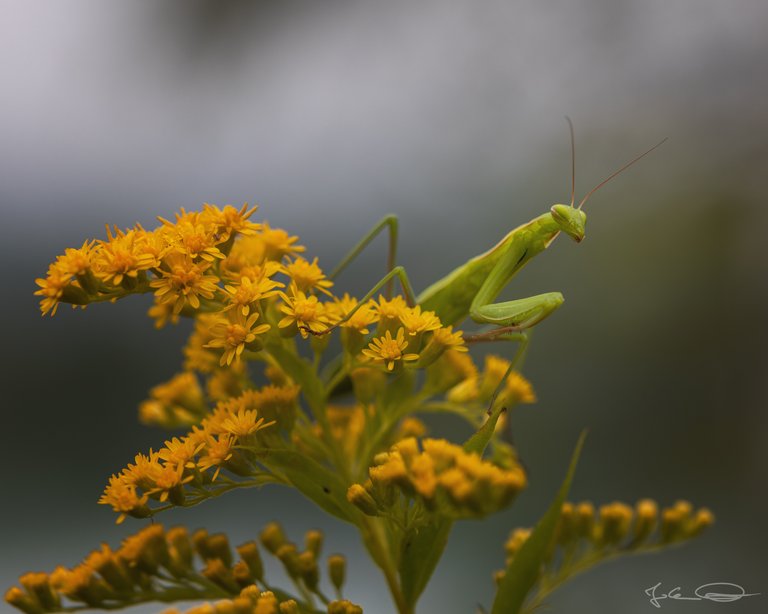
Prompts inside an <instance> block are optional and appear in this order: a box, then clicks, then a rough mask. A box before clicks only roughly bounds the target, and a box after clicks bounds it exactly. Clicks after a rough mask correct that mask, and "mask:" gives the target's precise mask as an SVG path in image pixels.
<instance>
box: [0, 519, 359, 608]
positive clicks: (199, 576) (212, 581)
mask: <svg viewBox="0 0 768 614" xmlns="http://www.w3.org/2000/svg"><path fill="white" fill-rule="evenodd" d="M262 542H263V543H264V544H265V547H267V548H268V549H269V551H270V552H273V550H274V548H275V546H276V545H277V549H276V550H275V551H274V552H273V554H275V555H276V556H277V557H278V558H279V559H280V560H281V561H283V562H284V565H285V566H286V570H287V571H289V575H290V574H291V572H290V570H289V569H288V567H289V565H290V566H291V569H293V570H294V571H295V573H293V575H291V576H290V577H291V578H292V579H293V580H294V582H296V583H297V586H299V585H301V586H302V587H306V588H307V589H308V590H310V591H311V592H313V593H315V594H318V595H319V594H321V593H320V589H319V571H318V565H317V559H318V557H319V556H320V550H321V547H322V543H323V534H322V533H320V532H319V531H308V532H307V533H306V536H305V542H306V549H305V550H304V551H302V552H298V551H297V549H296V547H295V545H293V544H291V543H290V542H287V541H286V540H285V538H284V536H283V534H282V529H281V528H280V527H279V525H277V524H275V523H273V524H271V525H268V526H267V527H266V528H265V530H264V531H263V532H262ZM236 551H237V554H238V556H239V559H238V560H235V557H234V555H233V552H232V548H231V547H230V544H229V540H228V539H227V536H226V535H224V534H223V533H218V534H213V535H210V534H208V532H207V531H205V530H203V529H201V530H198V531H195V532H194V533H193V534H192V535H190V534H189V532H188V531H187V529H186V528H184V527H174V528H171V529H169V530H168V531H166V530H165V529H164V528H163V527H162V525H160V524H153V525H150V526H148V527H146V528H145V529H142V530H141V531H139V532H138V533H136V534H134V535H131V536H129V537H128V538H126V539H125V540H124V541H123V543H122V545H121V547H120V548H118V549H117V550H112V549H111V548H110V547H109V546H108V545H107V544H102V546H101V549H100V550H96V551H94V552H91V553H90V554H89V555H88V556H87V557H86V558H85V560H84V561H83V562H82V563H81V564H79V565H77V566H75V567H73V568H71V569H68V568H65V567H57V568H56V569H55V570H54V571H53V573H51V574H47V573H42V572H39V573H28V574H25V575H23V576H21V578H19V582H20V584H21V587H17V586H16V587H13V588H11V589H10V590H8V592H7V593H6V594H5V600H6V602H8V603H9V604H11V605H13V606H14V607H16V608H18V609H20V610H22V611H23V612H26V613H27V614H44V613H46V612H58V611H62V610H68V611H69V610H72V609H82V608H84V607H88V608H101V609H115V608H118V607H128V606H131V605H134V604H138V603H144V602H150V601H168V600H169V599H173V600H183V599H187V600H192V599H195V600H200V599H209V598H211V597H221V596H229V597H231V598H229V599H224V600H221V601H218V602H216V603H214V604H205V605H203V606H198V607H196V608H193V609H191V610H189V611H188V613H194V614H203V613H210V614H213V613H214V612H221V613H222V614H224V613H227V614H229V613H232V612H237V613H240V612H246V613H250V614H285V613H288V614H290V613H293V612H299V611H305V610H304V609H302V610H299V609H298V608H299V606H298V603H297V601H296V600H295V599H292V598H290V595H287V593H286V592H285V591H279V594H280V595H281V597H280V599H278V598H277V596H276V595H275V592H273V591H272V590H271V589H268V590H264V591H262V590H261V589H260V588H259V584H260V585H263V586H266V581H265V578H264V565H263V563H262V559H261V554H260V553H259V547H258V545H257V544H256V542H254V541H250V542H246V543H244V544H242V545H240V546H238V547H237V548H236ZM198 561H199V563H198ZM286 561H288V562H289V564H286ZM345 567H346V562H345V559H344V557H343V556H341V555H332V556H331V557H329V558H328V569H329V576H330V580H331V583H332V585H333V586H334V588H335V590H336V592H337V594H338V595H339V600H338V601H334V602H331V603H330V605H329V606H328V612H329V614H333V613H341V614H344V613H346V614H357V613H362V609H360V608H359V607H358V606H355V605H354V604H352V603H350V602H348V601H345V600H341V597H340V594H341V587H342V585H343V583H344V570H345ZM296 570H297V571H296ZM257 583H258V584H257ZM168 612H169V614H170V612H176V610H169V611H168Z"/></svg>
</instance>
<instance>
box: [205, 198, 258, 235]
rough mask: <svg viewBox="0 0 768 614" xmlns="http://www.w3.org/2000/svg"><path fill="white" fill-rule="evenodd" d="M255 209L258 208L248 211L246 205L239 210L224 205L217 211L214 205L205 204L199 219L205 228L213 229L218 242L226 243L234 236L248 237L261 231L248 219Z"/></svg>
mask: <svg viewBox="0 0 768 614" xmlns="http://www.w3.org/2000/svg"><path fill="white" fill-rule="evenodd" d="M256 209H258V207H257V206H255V205H254V206H253V207H251V208H250V209H249V208H248V204H247V203H244V204H243V206H242V207H240V209H237V208H235V207H233V206H232V205H224V208H223V209H219V208H218V207H217V206H216V205H212V204H209V203H205V204H204V205H203V212H202V214H201V215H200V217H201V220H202V221H203V223H204V224H205V225H206V226H212V227H213V228H214V233H215V235H216V238H217V241H218V242H226V241H228V240H229V239H230V238H231V237H232V236H234V235H236V234H239V235H245V236H249V235H253V234H255V233H256V231H258V230H259V229H261V224H257V223H255V222H252V221H250V220H249V219H248V218H249V217H251V215H253V213H254V212H255V211H256Z"/></svg>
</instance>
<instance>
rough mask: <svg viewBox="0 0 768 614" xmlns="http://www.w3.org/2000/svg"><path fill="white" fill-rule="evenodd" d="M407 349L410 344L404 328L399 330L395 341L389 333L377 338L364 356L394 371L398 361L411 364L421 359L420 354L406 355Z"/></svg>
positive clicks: (364, 352)
mask: <svg viewBox="0 0 768 614" xmlns="http://www.w3.org/2000/svg"><path fill="white" fill-rule="evenodd" d="M407 347H408V342H407V341H406V340H405V331H404V330H403V328H398V329H397V335H396V336H395V338H394V339H393V338H392V334H391V333H390V332H389V331H387V332H386V333H385V334H384V336H383V337H377V338H376V339H374V340H373V341H371V343H370V344H369V345H368V347H367V348H366V349H364V350H363V355H365V356H367V357H368V358H369V359H370V360H372V361H374V362H381V363H384V364H386V365H387V370H388V371H392V370H393V369H394V368H395V363H396V362H397V361H400V360H402V361H403V362H409V361H411V360H418V359H419V355H418V354H412V353H409V354H405V353H404V351H405V349H406V348H407Z"/></svg>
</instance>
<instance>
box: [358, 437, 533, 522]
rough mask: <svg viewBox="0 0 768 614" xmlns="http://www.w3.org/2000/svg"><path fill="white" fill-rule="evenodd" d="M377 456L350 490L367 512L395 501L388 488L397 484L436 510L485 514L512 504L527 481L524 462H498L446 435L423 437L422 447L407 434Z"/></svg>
mask: <svg viewBox="0 0 768 614" xmlns="http://www.w3.org/2000/svg"><path fill="white" fill-rule="evenodd" d="M374 462H375V464H374V465H373V466H372V467H371V468H370V469H369V475H370V482H369V483H368V484H366V485H360V484H355V485H353V486H352V487H350V490H349V492H348V494H347V497H348V499H349V500H350V502H351V503H353V504H355V505H357V506H358V507H359V508H360V509H361V510H362V511H363V512H365V513H366V514H369V515H373V514H372V512H373V513H374V514H375V513H376V512H378V511H381V510H384V509H386V508H387V507H388V506H389V505H390V504H391V501H392V497H391V494H388V493H390V492H391V490H392V489H393V488H395V489H397V490H399V491H400V492H401V493H402V494H403V495H404V496H406V497H409V498H416V499H418V500H419V501H421V502H422V503H423V505H424V506H425V507H426V509H428V510H431V511H433V512H435V513H437V514H442V515H446V516H451V517H472V516H475V517H476V516H484V515H486V514H489V513H491V512H495V511H498V510H499V509H501V508H503V507H505V506H506V505H508V504H509V503H510V502H511V501H512V499H513V498H514V497H515V495H517V494H518V493H519V492H520V491H521V490H522V489H523V488H524V487H525V485H526V478H525V473H524V472H523V470H522V468H520V467H518V466H513V467H510V468H507V469H503V468H501V467H497V466H496V465H494V464H492V463H490V462H488V461H485V460H483V459H482V458H480V456H478V455H477V454H474V453H468V452H465V451H464V449H463V448H462V447H461V446H457V445H454V444H451V443H449V442H447V441H445V440H442V439H425V440H423V442H422V444H421V448H420V447H419V444H418V442H417V440H416V439H414V438H409V439H404V440H402V441H400V442H399V443H397V444H396V445H394V446H393V447H392V448H391V449H390V451H389V452H386V453H383V454H380V455H378V456H377V457H376V458H375V459H374ZM371 502H373V505H372V504H371Z"/></svg>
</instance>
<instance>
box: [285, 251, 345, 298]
mask: <svg viewBox="0 0 768 614" xmlns="http://www.w3.org/2000/svg"><path fill="white" fill-rule="evenodd" d="M285 271H286V273H287V274H288V276H289V277H290V278H291V283H292V284H293V285H295V286H296V288H297V289H298V290H299V291H300V292H305V293H307V292H309V291H310V290H318V291H320V292H322V293H324V294H327V295H328V296H332V295H331V293H330V292H329V290H328V288H330V287H332V286H333V282H332V281H331V280H330V279H327V278H326V277H325V273H323V271H322V269H320V267H319V266H318V265H317V258H315V259H314V260H312V262H309V261H308V260H305V259H304V258H301V257H297V258H296V259H295V260H294V261H293V262H289V263H288V264H286V265H285Z"/></svg>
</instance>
